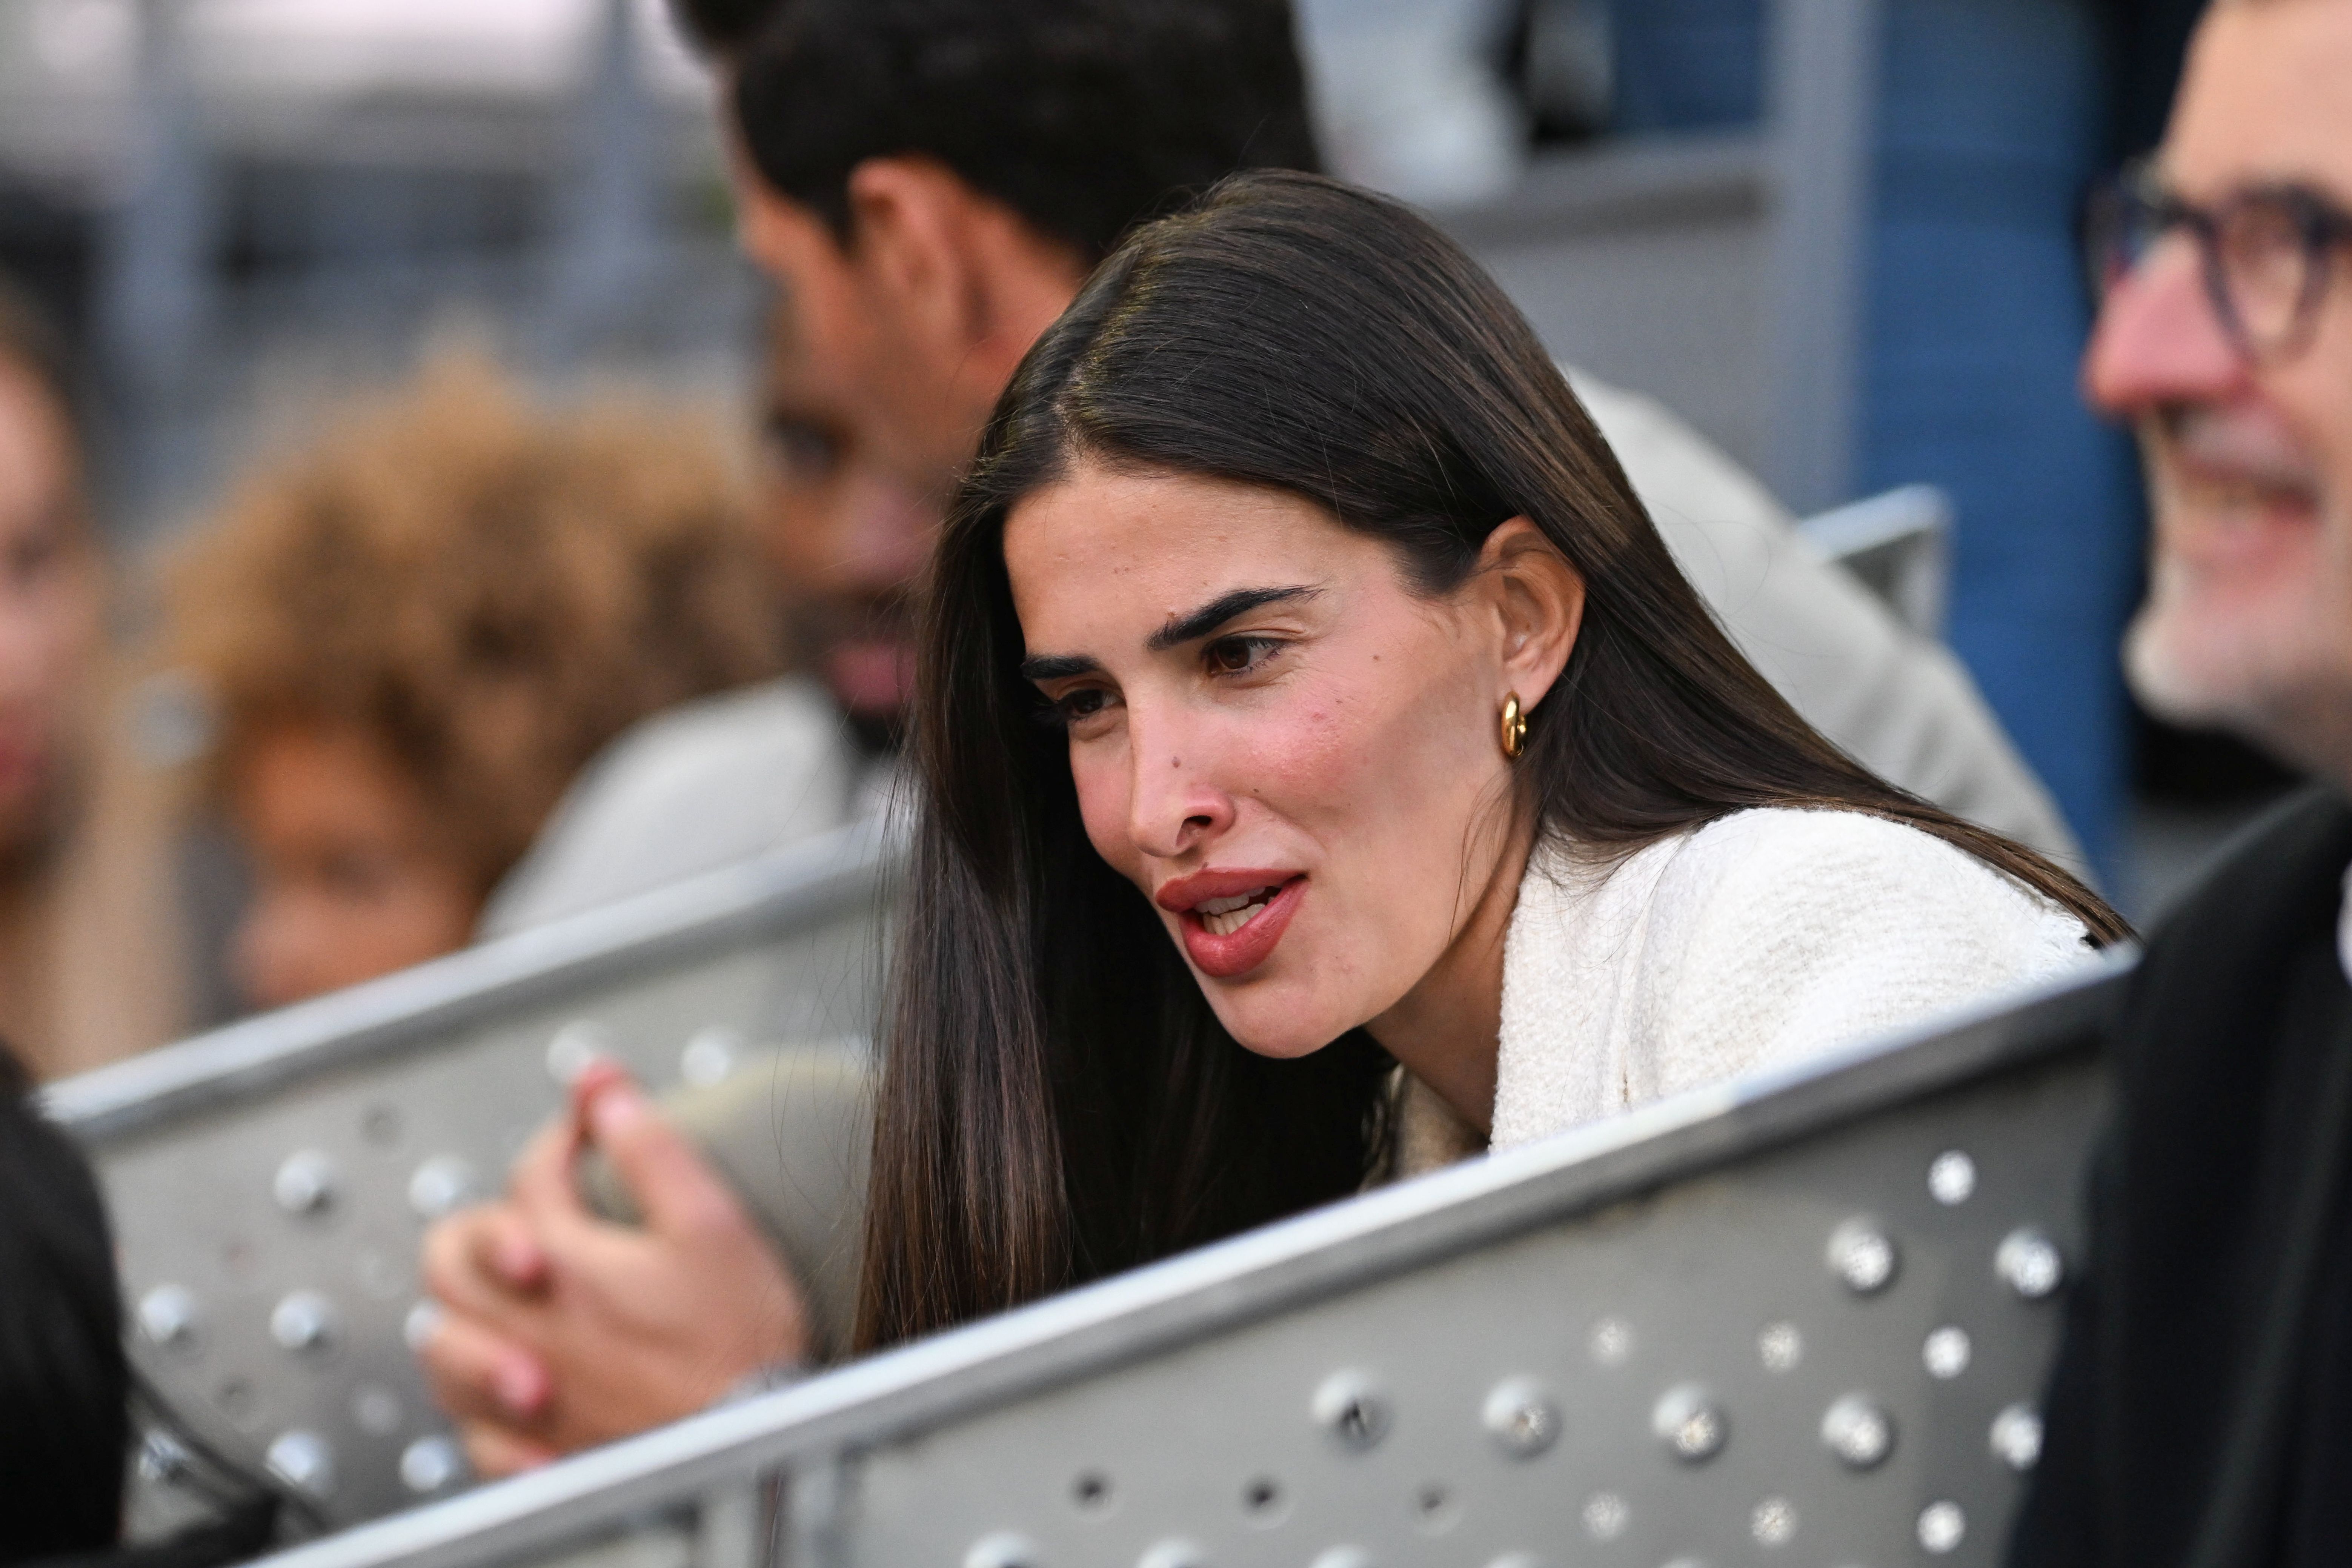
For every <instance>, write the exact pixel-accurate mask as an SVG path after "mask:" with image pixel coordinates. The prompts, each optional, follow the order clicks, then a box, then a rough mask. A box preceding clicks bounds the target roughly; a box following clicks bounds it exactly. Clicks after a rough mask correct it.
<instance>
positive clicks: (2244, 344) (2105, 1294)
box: [2014, 0, 2352, 1568]
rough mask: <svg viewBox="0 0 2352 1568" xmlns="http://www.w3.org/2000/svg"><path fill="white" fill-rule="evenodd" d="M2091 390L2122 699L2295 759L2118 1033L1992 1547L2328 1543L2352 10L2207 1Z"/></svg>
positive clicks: (2133, 185) (2339, 1279) (2333, 1429)
mask: <svg viewBox="0 0 2352 1568" xmlns="http://www.w3.org/2000/svg"><path fill="white" fill-rule="evenodd" d="M2095 210H2096V215H2097V220H2096V221H2095V224H2094V226H2093V231H2094V246H2093V252H2094V259H2095V261H2096V262H2097V264H2098V266H2099V268H2100V280H2101V283H2102V286H2103V291H2104V294H2105V299H2104V300H2103V303H2102V308H2101V310H2100V315H2099V322H2098V326H2097V329H2096V331H2095V333H2094V335H2093V337H2092V341H2091V345H2090V351H2089V353H2088V354H2087V355H2086V356H2085V359H2084V387H2085V389H2086V391H2087V392H2088V393H2089V395H2090V397H2091V399H2092V401H2093V402H2095V404H2097V405H2099V406H2100V407H2101V408H2103V409H2104V410H2105V411H2106V412H2108V413H2109V414H2112V415H2114V416H2116V417H2117V418H2119V419H2124V420H2127V421H2129V422H2130V424H2131V425H2132V426H2133V427H2134V429H2135V431H2136V433H2137V435H2138V437H2139V441H2140V450H2141V453H2142V456H2143V458H2145V460H2146V462H2147V474H2148V491H2149V497H2150V500H2151V501H2152V503H2153V510H2154V513H2155V524H2156V529H2155V541H2154V549H2153V552H2152V555H2151V559H2150V563H2149V572H2148V595H2147V604H2146V605H2143V606H2142V607H2141V609H2140V613H2139V616H2138V617H2137V620H2136V621H2135V622H2134V623H2133V626H2132V628H2131V633H2130V636H2129V638H2128V641H2127V643H2126V664H2127V667H2128V668H2129V671H2130V675H2131V679H2132V685H2133V687H2134V689H2136V690H2137V692H2138V694H2139V696H2140V699H2141V700H2143V701H2144V702H2146V703H2147V705H2148V707H2149V708H2150V709H2151V710H2154V711H2155V712H2157V713H2158V714H2160V715H2162V716H2163V717H2165V718H2167V719H2169V720H2171V721H2175V722H2179V723H2185V724H2194V725H2198V726H2201V727H2209V728H2215V729H2222V730H2227V731H2231V732H2233V733H2235V734H2238V735H2240V736H2242V737H2243V738H2245V739H2247V740H2249V741H2252V742H2254V743H2255V744H2257V745H2259V746H2262V747H2263V749H2265V750H2266V751H2268V752H2271V753H2273V755H2275V756H2277V757H2279V758H2281V759H2282V760H2284V761H2286V762H2288V763H2293V764H2294V765H2295V766H2297V767H2300V768H2303V769H2306V770H2308V771H2309V772H2310V773H2312V774H2313V775H2315V777H2316V778H2318V779H2319V780H2320V781H2321V784H2320V786H2319V787H2318V788H2316V789H2315V790H2313V791H2311V792H2309V793H2308V794H2306V795H2302V796H2300V797H2298V798H2297V799H2295V800H2294V801H2292V802H2290V803H2288V804H2287V805H2284V806H2283V807H2282V808H2281V809H2280V810H2279V811H2278V812H2277V813H2276V814H2275V815H2274V816H2273V817H2272V818H2271V819H2270V820H2269V822H2268V823H2267V824H2266V825H2264V826H2262V827H2260V828H2257V829H2256V830H2254V831H2253V833H2252V835H2251V836H2250V837H2248V838H2247V839H2245V840H2244V841H2243V842H2242V844H2241V845H2240V847H2239V848H2238V851H2237V853H2235V854H2234V855H2232V856H2231V858H2229V859H2228V860H2227V861H2226V862H2225V863H2224V864H2222V865H2221V867H2220V868H2218V869H2217V870H2216V871H2215V872H2214V873H2213V874H2212V875H2211V876H2210V878H2209V879H2207V880H2206V881H2205V883H2204V884H2203V886H2202V887H2201V888H2200V889H2198V890H2197V891H2196V892H2195V893H2193V894H2191V895H2190V896H2189V899H2188V900H2186V901H2185V902H2184V903H2183V904H2182V905H2181V906H2180V908H2179V910H2177V911H2176V912H2175V913H2174V914H2173V915H2172V916H2171V917H2170V918H2169V919H2168V921H2166V923H2165V926H2164V928H2163V929H2162V930H2161V931H2158V933H2157V934H2156V935H2155V937H2154V938H2153V940H2151V941H2150V942H2149V943H2148V950H2147V957H2146V958H2145V959H2144V960H2143V961H2142V963H2141V965H2140V968H2139V971H2138V973H2137V974H2136V975H2135V976H2134V977H2133V979H2132V983H2131V988H2130V991H2129V993H2128V994H2127V996H2126V1000H2125V1002H2124V1005H2123V1006H2122V1008H2121V1010H2120V1013H2119V1016H2118V1021H2117V1024H2116V1045H2115V1058H2116V1110H2115V1113H2114V1120H2113V1123H2112V1126H2111V1127H2110V1130H2109V1132H2108V1134H2107V1138H2106V1142H2105V1147H2104V1148H2103V1151H2102V1153H2101V1156H2100V1160H2099V1163H2098V1165H2097V1167H2096V1171H2095V1179H2094V1182H2093V1186H2092V1203H2091V1257H2090V1259H2089V1270H2088V1277H2087V1279H2085V1280H2084V1282H2083V1283H2082V1284H2081V1286H2080V1287H2079V1288H2078V1289H2077V1291H2076V1293H2075V1297H2074V1301H2073V1303H2072V1305H2071V1307H2070V1311H2069V1320H2068V1326H2067V1336H2066V1341H2065V1344H2064V1346H2063V1349H2062V1351H2061V1352H2060V1357H2059V1363H2058V1369H2057V1372H2056V1373H2055V1374H2054V1377H2053V1382H2052V1385H2051V1389H2050V1394H2049V1411H2048V1418H2047V1420H2048V1426H2047V1430H2048V1440H2047V1442H2046V1444H2045V1445H2044V1446H2043V1450H2042V1462H2041V1467H2040V1470H2039V1472H2038V1474H2037V1476H2036V1479H2035V1484H2034V1490H2033V1494H2032V1497H2031V1498H2030V1499H2029V1500H2028V1503H2027V1506H2026V1509H2025V1512H2024V1514H2023V1517H2022V1519H2021V1524H2020V1528H2019V1531H2018V1536H2017V1542H2016V1552H2015V1553H2014V1560H2015V1561H2017V1562H2020V1563H2031V1564H2041V1563H2051V1564H2058V1563H2064V1564H2070V1565H2081V1568H2095V1565H2099V1564H2115V1565H2118V1568H2120V1565H2122V1564H2126V1563H2128V1564H2132V1565H2133V1568H2166V1565H2169V1564H2176V1563H2178V1564H2197V1565H2200V1568H2203V1565H2219V1564H2223V1563H2262V1564H2274V1565H2281V1568H2285V1565H2300V1564H2320V1563H2347V1562H2352V1484H2347V1479H2352V1204H2348V1203H2347V1200H2352V985H2347V968H2352V897H2348V896H2347V865H2352V807H2347V804H2346V800H2345V795H2346V792H2347V790H2352V0H2218V3H2217V4H2216V5H2213V6H2212V8H2211V9H2210V11H2209V12H2208V13H2207V14H2206V17H2205V20H2204V22H2203V23H2202V25H2201V26H2200V28H2199V30H2198V34H2197V37H2196V41H2195V43H2194V45H2193V47H2192V48H2191V51H2190V54H2189V68H2188V73H2187V75H2186V77H2185V78H2184V79H2183V80H2182V83H2181V87H2180V92H2179V99H2178V101H2177V102H2176V104H2175V106H2174V110H2173V116H2172V121H2171V125H2170V128H2169V129H2168V131H2167V132H2166V134H2165V140H2164V143H2163V146H2162V147H2161V149H2160V150H2159V151H2158V155H2157V157H2156V159H2155V160H2154V162H2153V163H2151V164H2149V165H2148V166H2147V167H2146V168H2143V169H2140V170H2137V171H2135V172H2134V173H2132V174H2129V175H2127V176H2126V178H2125V179H2124V180H2123V181H2121V182H2119V183H2118V184H2117V185H2116V188H2115V189H2113V190H2112V191H2110V192H2109V193H2107V195H2106V197H2105V200H2104V201H2103V202H2102V204H2101V205H2100V206H2099V207H2098V208H2097V209H2095Z"/></svg>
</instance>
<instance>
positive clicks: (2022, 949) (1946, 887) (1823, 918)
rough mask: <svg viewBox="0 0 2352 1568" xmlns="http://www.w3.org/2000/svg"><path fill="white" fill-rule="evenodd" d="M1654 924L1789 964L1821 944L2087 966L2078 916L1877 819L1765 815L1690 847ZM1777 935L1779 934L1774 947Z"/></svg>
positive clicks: (1669, 879)
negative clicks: (1787, 956)
mask: <svg viewBox="0 0 2352 1568" xmlns="http://www.w3.org/2000/svg"><path fill="white" fill-rule="evenodd" d="M1651 906H1652V907H1651V914H1652V919H1653V921H1664V922H1665V923H1666V924H1668V925H1674V926H1680V927H1683V928H1684V929H1685V933H1686V934H1687V935H1688V936H1690V937H1691V938H1692V939H1693V940H1694V941H1696V942H1699V943H1700V944H1701V945H1702V946H1713V945H1715V944H1716V943H1717V942H1737V943H1739V944H1741V945H1743V946H1748V945H1750V944H1751V943H1752V942H1754V940H1755V939H1756V938H1759V937H1761V938H1763V939H1764V940H1763V942H1762V946H1763V948H1764V950H1766V951H1772V950H1778V951H1780V952H1782V953H1785V952H1787V949H1788V946H1789V944H1790V943H1791V942H1803V940H1804V939H1805V938H1806V937H1808V936H1809V935H1810V936H1811V937H1812V938H1813V939H1814V940H1816V941H1818V942H1839V943H1842V944H1854V945H1858V946H1859V947H1861V948H1863V949H1878V948H1881V947H1882V946H1883V945H1884V944H1885V943H1886V942H1889V941H1890V940H1892V941H1895V942H1899V943H1900V944H1901V945H1902V946H1903V947H1904V948H1906V949H1908V950H1910V951H1912V952H1917V951H1919V949H1920V947H1921V945H1922V944H1923V943H1929V942H1935V941H1938V940H1945V941H1955V942H1960V943H1962V944H1963V945H1964V946H1966V947H1970V948H1982V947H1984V946H1987V945H1990V947H1992V948H1994V949H1998V950H2005V951H2006V952H2009V953H2010V954H2011V955H2012V956H2011V962H2012V963H2022V964H2023V965H2024V967H2026V968H2027V969H2029V970H2039V969H2042V968H2043V967H2046V966H2053V965H2055V964H2056V963H2060V962H2063V960H2065V959H2068V958H2072V957H2079V956H2080V955H2081V953H2082V952H2083V951H2084V950H2083V941H2084V928H2083V924H2082V922H2081V921H2079V920H2077V919H2076V918H2075V917H2074V915H2072V914H2070V913H2069V912H2067V911H2066V910H2063V909H2062V908H2060V907H2059V906H2058V905H2057V904H2055V903H2053V902H2052V901H2051V900H2049V899H2047V898H2045V897H2043V896H2042V894H2040V893H2039V892H2036V891H2034V890H2033V889H2029V888H2027V887H2026V886H2025V885H2023V884H2022V883H2021V882H2018V881H2016V880H2014V879H2011V877H2010V876H2008V875H2007V874H2006V873H2004V872H2002V871H2000V870H1997V869H1995V868H1993V867H1992V866H1990V865H1988V864H1987V863H1985V862H1984V861H1982V860H1980V859H1979V858H1977V857H1976V856H1974V855H1971V854H1970V853H1969V852H1968V851H1967V850H1966V849H1963V848H1961V847H1959V846H1958V845H1956V844H1953V843H1951V842H1949V841H1948V840H1946V839H1943V838H1939V837H1936V836H1935V835H1934V834H1931V833H1928V832H1926V831H1924V830H1923V829H1920V828H1917V827H1914V826H1910V825H1908V824H1906V823H1901V822H1895V821H1891V820H1889V819H1887V818H1885V817H1883V816H1872V815H1870V814H1869V813H1866V812H1859V811H1836V810H1804V809H1796V808H1787V807H1765V808H1759V809H1755V810H1749V811H1741V812H1736V813H1734V814H1732V815H1731V816H1725V817H1720V818H1717V820H1716V821H1714V822H1711V823H1708V824H1706V826H1703V827H1700V828H1698V829H1696V830H1695V831H1693V832H1692V833H1690V834H1688V835H1687V836H1685V838H1684V839H1683V840H1682V841H1681V842H1680V843H1679V844H1678V845H1677V846H1676V847H1675V852H1674V854H1673V855H1672V857H1671V858H1670V859H1668V860H1667V861H1665V863H1664V865H1663V866H1662V868H1661V869H1660V872H1659V876H1658V883H1657V887H1656V890H1655V892H1654V895H1653V897H1652V900H1651ZM1767 933H1769V935H1768V934H1767Z"/></svg>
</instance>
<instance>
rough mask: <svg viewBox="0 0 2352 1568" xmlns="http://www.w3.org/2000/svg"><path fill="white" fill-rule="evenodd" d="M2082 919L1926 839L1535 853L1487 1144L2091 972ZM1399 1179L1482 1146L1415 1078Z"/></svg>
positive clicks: (1523, 884) (1884, 825)
mask: <svg viewBox="0 0 2352 1568" xmlns="http://www.w3.org/2000/svg"><path fill="white" fill-rule="evenodd" d="M2084 935H2085V933H2084V928H2083V925H2082V922H2081V921H2077V920H2076V919H2075V918H2074V916H2072V915H2070V914H2068V913H2066V912H2065V911H2064V910H2061V909H2059V908H2057V907H2056V906H2055V905H2053V904H2051V903H2050V902H2048V901H2047V900H2043V899H2042V898H2041V897H2040V896H2039V895H2037V894H2033V893H2031V892H2028V891H2027V890H2026V889H2023V888H2021V887H2020V886H2019V885H2018V884H2016V883H2015V882H2012V881H2011V880H2010V879H2008V878H2007V877H2004V876H2002V875H2001V874H2000V872H1998V871H1995V870H1994V869H1992V868H1990V867H1989V866H1987V865H1985V864H1984V863H1983V862H1982V861H1980V860H1979V859H1977V858H1975V857H1973V856H1971V855H1969V854H1967V853H1966V852H1965V851H1963V850H1960V849H1957V848H1954V847H1952V846H1951V845H1948V844H1947V843H1945V842H1944V841H1943V840H1942V839H1939V838H1936V837H1930V836H1929V835H1927V834H1925V833H1922V832H1920V831H1919V830H1918V829H1916V828H1913V827H1906V826H1901V825H1899V824H1897V823H1892V822H1888V821H1886V820H1885V819H1884V818H1882V817H1875V816H1865V815H1863V814H1862V813H1859V812H1846V811H1791V810H1759V811H1743V812H1738V813H1736V814H1734V815H1733V816H1727V817H1723V818H1720V819H1719V820H1717V821H1715V822H1712V823H1709V824H1708V825H1707V826H1705V827H1702V828H1699V829H1698V830H1696V832H1692V833H1685V834H1678V835H1676V836H1675V837H1672V838H1669V839H1666V840H1664V841H1663V842H1661V843H1658V844H1654V845H1652V846H1650V847H1648V848H1646V849H1643V850H1642V851H1641V852H1640V853H1638V854H1636V855H1633V856H1632V857H1630V858H1627V859H1625V860H1623V861H1622V862H1620V863H1619V864H1617V865H1616V866H1614V867H1613V868H1610V867H1601V868H1595V867H1590V866H1584V865H1580V864H1579V863H1578V862H1577V861H1575V860H1573V859H1572V858H1569V857H1568V856H1566V855H1563V854H1562V853H1560V852H1559V850H1558V849H1557V848H1556V847H1553V848H1539V849H1538V851H1537V853H1536V854H1535V855H1533V856H1531V857H1530V858H1529V860H1528V870H1527V875H1526V876H1525V877H1524V878H1523V879H1521V881H1520V883H1519V900H1518V905H1517V909H1516V910H1514V911H1513V913H1512V915H1511V925H1510V931H1509V934H1508V935H1507V937H1506V938H1505V941H1504V947H1503V1032H1502V1039H1501V1050H1500V1057H1499V1059H1498V1061H1497V1063H1496V1083H1495V1111H1494V1132H1493V1136H1492V1140H1491V1142H1492V1146H1493V1147H1495V1148H1498V1149H1499V1148H1504V1147H1507V1146H1508V1145H1510V1144H1514V1143H1525V1142H1529V1141H1530V1140H1533V1139H1537V1138H1541V1137H1544V1136H1546V1135H1547V1134H1549V1133H1553V1132H1559V1131H1565V1130H1566V1129H1568V1128H1570V1127H1575V1126H1578V1125H1580V1124H1581V1123H1583V1122H1587V1121H1594V1120H1596V1119H1598V1118H1600V1117H1603V1116H1608V1115H1612V1114H1613V1113H1615V1112H1617V1111H1621V1110H1631V1109H1632V1108H1633V1107H1635V1106H1638V1105H1643V1104H1646V1103H1647V1102H1649V1101H1651V1100H1658V1099H1662V1098H1664V1097H1665V1096H1667V1095H1670V1094H1675V1093H1676V1092H1678V1091H1680V1090H1683V1089H1693V1088H1696V1087H1697V1086H1699V1085H1702V1084H1708V1083H1718V1082H1721V1081H1722V1080H1724V1079H1729V1078H1736V1077H1738V1075H1740V1074H1742V1073H1746V1072H1751V1071H1753V1070H1755V1069H1757V1068H1763V1067H1769V1066H1773V1065H1776V1064H1780V1063H1784V1062H1791V1061H1798V1060H1801V1059H1802V1058H1806V1057H1810V1056H1813V1055H1816V1054H1818V1053H1820V1052H1823V1051H1827V1050H1831V1049H1833V1048H1834V1047H1839V1046H1844V1045H1851V1044H1853V1043H1854V1042H1856V1041H1859V1040H1863V1039H1866V1038H1869V1037H1872V1036H1874V1035H1881V1034H1885V1033H1887V1032H1889V1031H1891V1030H1894V1029H1898V1028H1901V1027H1903V1026H1906V1025H1911V1024H1916V1023H1919V1022H1921V1021H1922V1020H1924V1019H1927V1018H1930V1017H1933V1016H1935V1015H1937V1014H1938V1013H1942V1012H1945V1011H1947V1010H1948V1009H1950V1008H1953V1007H1956V1006H1958V1005H1962V1004H1964V1003H1967V1002H1970V1001H1973V1000H1976V999H1978V998H1980V997H1983V996H1986V995H1989V994H1995V993H1998V992H2001V991H2005V990H2011V989H2014V988H2016V987H2018V986H2021V985H2028V984H2033V983H2034V982H2037V981H2041V980H2045V979H2049V978H2052V977H2053V976H2055V975H2057V974H2059V973H2062V972H2063V971H2064V970H2066V969H2068V968H2070V967H2072V966H2074V965H2075V964H2078V963H2084V962H2086V961H2087V960H2088V959H2089V957H2090V955H2091V950H2090V948H2089V946H2088V945H2087V943H2086V942H2085V941H2084ZM1401 1087H1402V1090H1403V1094H1402V1103H1401V1105H1400V1107H1399V1110H1400V1114H1401V1117H1402V1122H1401V1125H1400V1127H1399V1149H1398V1159H1397V1170H1398V1173H1400V1174H1410V1173H1414V1172H1418V1171H1423V1170H1427V1169H1431V1168H1433V1167H1434V1166H1436V1165H1440V1164H1444V1163H1448V1162H1449V1161H1450V1160H1454V1159H1459V1158H1461V1157H1463V1156H1464V1155H1465V1154H1467V1153H1471V1152H1475V1149H1476V1142H1475V1137H1474V1136H1472V1135H1470V1134H1469V1130H1468V1129H1467V1128H1466V1127H1464V1126H1462V1125H1461V1124H1460V1123H1459V1122H1458V1121H1455V1119H1454V1118H1453V1116H1452V1115H1451V1113H1450V1112H1448V1111H1447V1110H1445V1109H1444V1104H1443V1102H1442V1101H1440V1100H1438V1099H1437V1097H1436V1096H1435V1095H1434V1094H1432V1093H1430V1092H1429V1091H1428V1090H1427V1089H1424V1088H1423V1086H1421V1085H1420V1084H1418V1083H1417V1082H1412V1081H1410V1080H1408V1081H1407V1082H1405V1083H1404V1084H1402V1086H1401Z"/></svg>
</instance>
